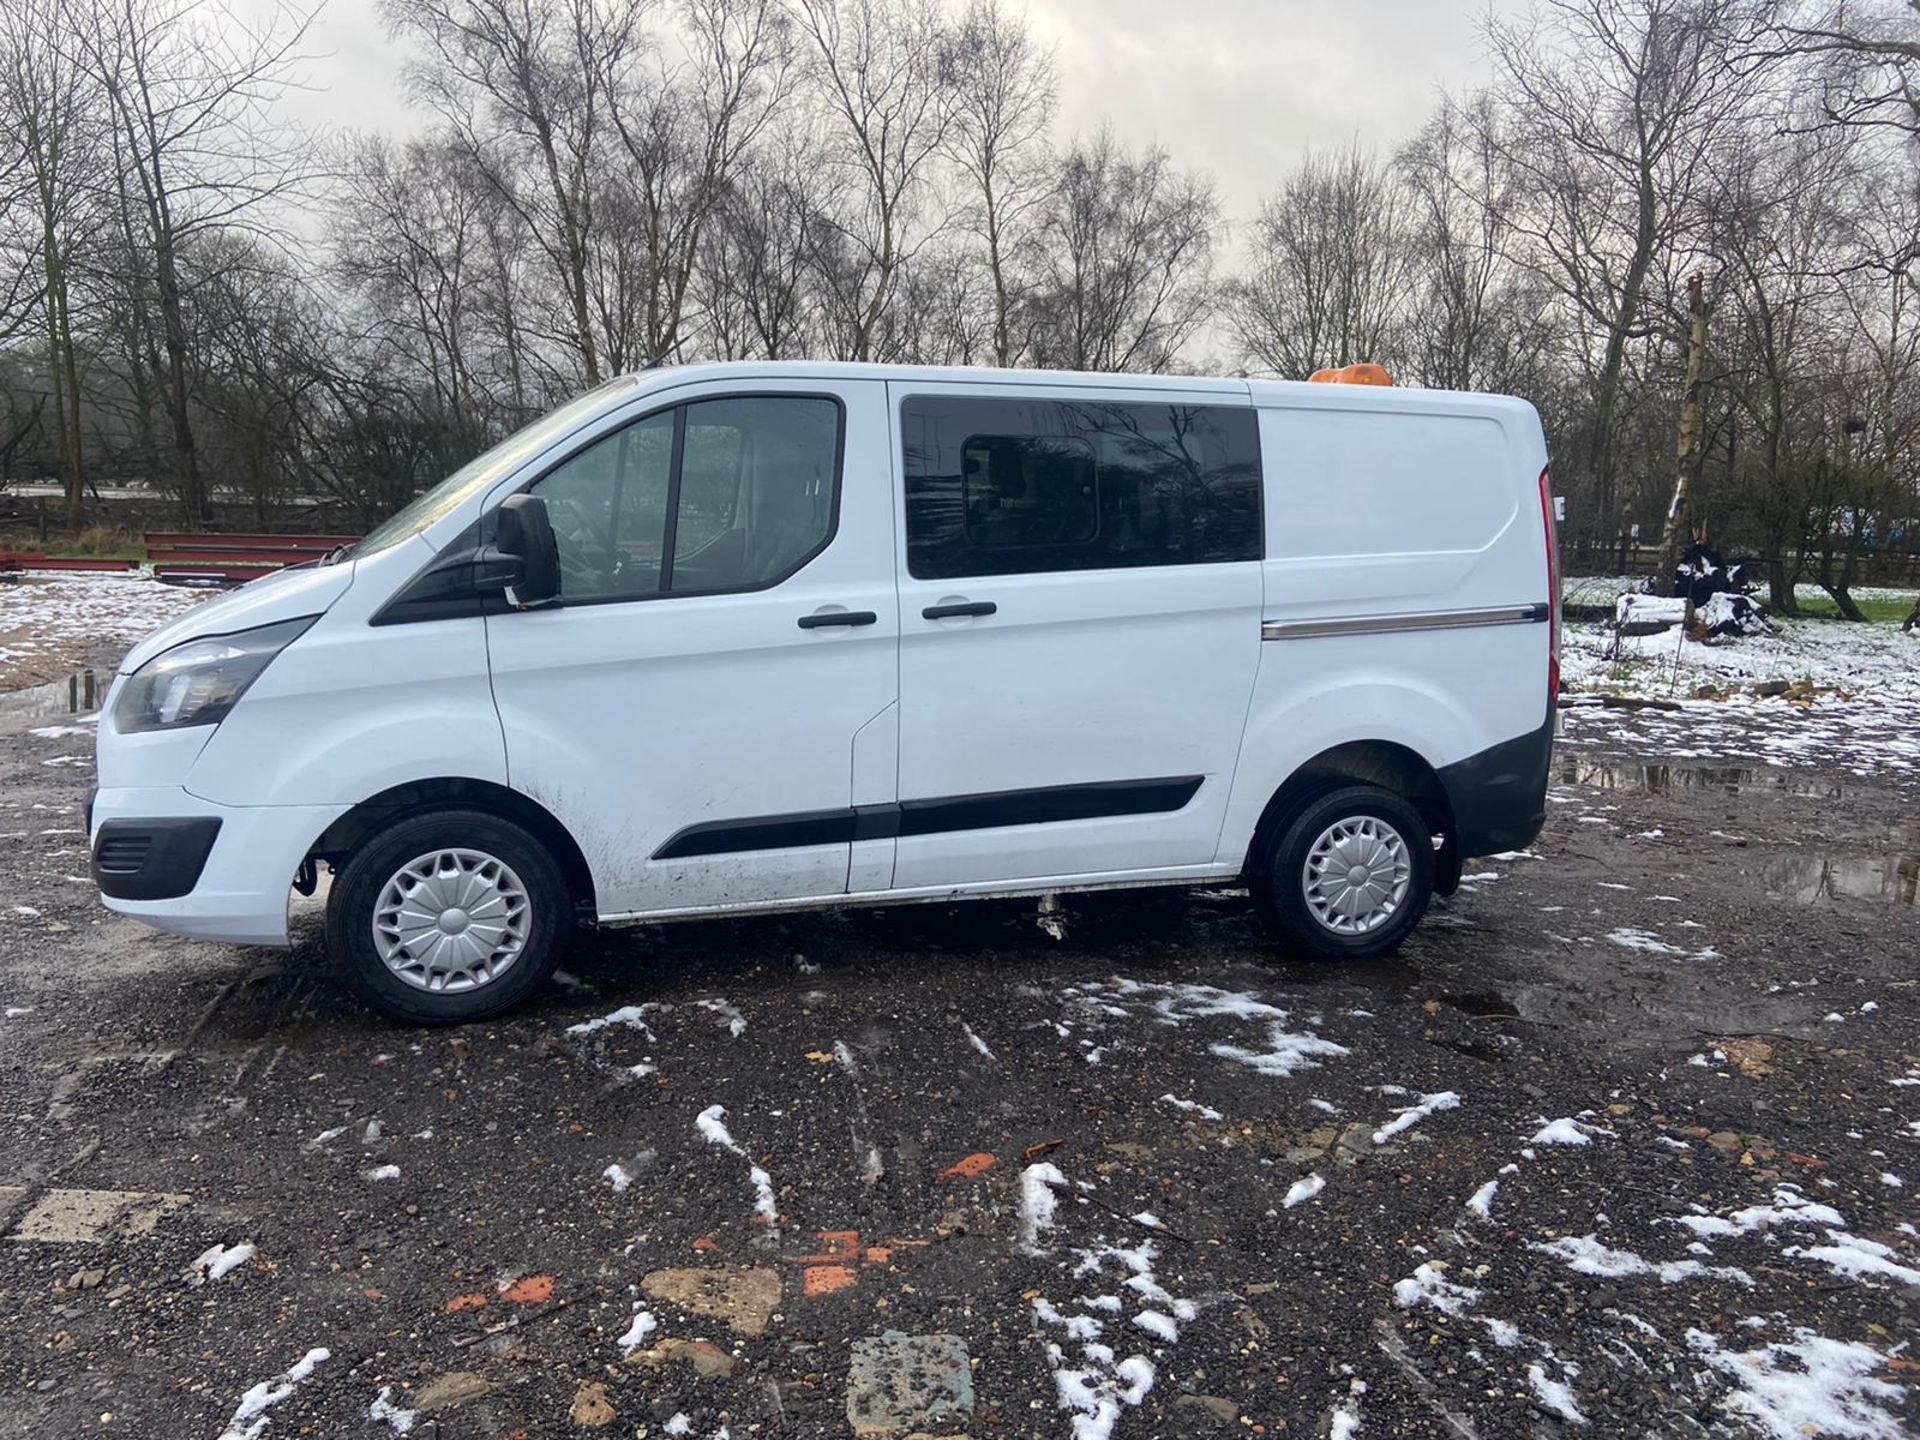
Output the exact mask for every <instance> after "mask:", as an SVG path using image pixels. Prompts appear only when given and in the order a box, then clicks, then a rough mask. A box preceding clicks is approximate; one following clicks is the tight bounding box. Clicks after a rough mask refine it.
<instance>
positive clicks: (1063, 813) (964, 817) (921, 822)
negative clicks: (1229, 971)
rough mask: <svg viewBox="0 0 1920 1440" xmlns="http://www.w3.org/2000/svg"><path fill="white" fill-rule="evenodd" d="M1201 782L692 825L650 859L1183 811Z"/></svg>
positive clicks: (1111, 783) (1054, 789)
mask: <svg viewBox="0 0 1920 1440" xmlns="http://www.w3.org/2000/svg"><path fill="white" fill-rule="evenodd" d="M1204 778H1205V777H1204V776H1200V775H1177V776H1172V777H1170V778H1166V779H1160V780H1107V781H1103V782H1101V783H1098V784H1093V785H1050V786H1047V787H1046V788H1044V789H1039V790H1001V791H996V792H994V793H992V794H988V795H951V796H948V797H946V798H944V799H940V800H906V801H902V802H900V803H898V804H888V805H861V806H858V807H854V808H849V809H846V810H810V811H805V812H803V813H800V814H796V815H763V816H758V817H756V818H753V819H747V820H716V821H712V822H710V823H708V824H705V825H690V826H688V827H687V828H686V829H685V830H682V831H681V832H680V833H679V834H678V835H675V836H674V837H673V838H672V839H670V840H669V841H667V843H666V844H664V845H662V846H661V847H660V848H659V849H658V850H657V851H655V852H654V856H653V858H654V859H656V860H683V859H687V858H689V857H691V856H695V855H736V854H741V853H743V852H745V851H749V850H784V849H787V848H789V847H792V846H798V845H845V844H847V843H849V842H850V841H854V840H887V839H891V838H893V837H895V836H899V835H940V834H946V833H948V832H950V831H956V830H997V829H1000V828H1002V827H1003V826H1009V825H1051V824H1054V823H1056V822H1058V821H1061V820H1098V819H1103V818H1105V817H1107V816H1112V815H1164V814H1166V813H1168V812H1169V811H1173V810H1179V809H1182V808H1183V807H1184V806H1185V805H1186V804H1187V802H1188V801H1189V800H1191V799H1193V797H1194V795H1195V794H1197V793H1198V792H1199V789H1200V783H1201V781H1202V780H1203V779H1204Z"/></svg>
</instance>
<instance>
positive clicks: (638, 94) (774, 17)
mask: <svg viewBox="0 0 1920 1440" xmlns="http://www.w3.org/2000/svg"><path fill="white" fill-rule="evenodd" d="M790 28H791V26H790V22H789V19H788V16H787V13H786V11H785V9H784V8H783V7H782V0H689V3H688V5H687V10H686V29H687V34H686V37H685V42H686V45H687V48H688V51H689V55H688V57H687V59H686V60H685V61H684V62H683V63H679V64H675V65H671V66H669V67H667V68H666V69H664V70H658V71H648V72H646V73H643V74H631V73H630V74H621V73H617V72H616V73H612V74H609V76H608V77H607V96H608V106H609V113H610V115H611V117H612V120H613V125H614V130H615V132H616V133H617V134H618V136H619V138H620V143H621V145H622V147H623V148H624V150H625V152H626V157H627V160H628V163H629V167H630V175H631V188H632V191H633V196H634V209H635V215H636V220H637V224H638V227H639V241H640V246H641V252H642V266H643V269H644V275H643V277H642V285H643V291H644V293H643V296H642V302H643V305H644V315H643V316H642V319H641V344H642V346H643V348H644V351H645V353H646V355H647V356H648V357H649V358H651V357H657V356H664V355H667V354H670V353H672V352H673V351H675V350H676V349H678V348H679V346H680V345H681V343H682V341H683V338H684V336H683V333H682V326H683V322H684V319H685V314H686V306H687V296H688V290H689V287H690V285H691V284H692V281H693V273H694V267H695V265H696V263H697V261H698V258H699V255H700V248H701V244H702V242H703V240H704V238H705V235H706V230H707V227H708V225H709V224H710V223H711V222H712V220H713V217H714V214H715V212H716V211H717V210H718V209H719V207H720V206H721V205H722V204H723V203H724V202H725V199H726V195H727V189H728V187H729V186H730V185H731V184H732V183H733V181H734V179H735V177H736V176H737V175H738V174H739V171H740V168H741V165H742V163H743V161H744V159H745V157H746V156H747V155H748V154H749V153H750V152H751V150H752V148H753V146H754V143H755V142H756V140H757V139H758V138H759V136H760V134H761V132H762V131H763V130H765V128H766V127H767V125H768V123H769V122H770V121H771V119H772V118H773V115H774V114H775V112H776V110H777V109H778V108H779V107H780V105H781V104H782V102H783V101H785V100H786V99H787V98H788V95H789V84H788V81H789V58H790V49H791V47H790V44H789V37H788V32H789V30H790Z"/></svg>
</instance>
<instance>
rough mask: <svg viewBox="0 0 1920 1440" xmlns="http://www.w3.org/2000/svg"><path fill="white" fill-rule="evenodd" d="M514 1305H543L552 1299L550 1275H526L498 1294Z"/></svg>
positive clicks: (551, 1279)
mask: <svg viewBox="0 0 1920 1440" xmlns="http://www.w3.org/2000/svg"><path fill="white" fill-rule="evenodd" d="M500 1293H501V1294H502V1295H503V1296H505V1297H506V1298H507V1299H508V1300H511V1301H512V1302H513V1303H514V1304H515V1305H544V1304H546V1302H547V1301H549V1300H551V1299H552V1298H553V1277H552V1276H551V1275H528V1276H524V1277H523V1278H521V1279H519V1280H516V1281H514V1282H513V1284H511V1285H509V1286H508V1287H507V1288H506V1289H505V1290H503V1291H501V1292H500Z"/></svg>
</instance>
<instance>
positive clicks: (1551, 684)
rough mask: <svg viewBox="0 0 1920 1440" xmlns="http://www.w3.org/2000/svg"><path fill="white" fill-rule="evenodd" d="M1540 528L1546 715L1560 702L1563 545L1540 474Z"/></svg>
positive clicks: (1546, 485) (1544, 476)
mask: <svg viewBox="0 0 1920 1440" xmlns="http://www.w3.org/2000/svg"><path fill="white" fill-rule="evenodd" d="M1540 525H1541V528H1542V530H1544V532H1545V534H1546V540H1547V629H1548V654H1547V712H1548V713H1549V714H1551V713H1552V712H1553V707H1554V706H1555V705H1556V704H1558V703H1559V700H1560V542H1559V540H1558V538H1557V537H1556V535H1555V533H1554V525H1553V487H1552V486H1551V485H1550V484H1549V483H1548V480H1547V471H1546V470H1544V469H1543V470H1541V472H1540Z"/></svg>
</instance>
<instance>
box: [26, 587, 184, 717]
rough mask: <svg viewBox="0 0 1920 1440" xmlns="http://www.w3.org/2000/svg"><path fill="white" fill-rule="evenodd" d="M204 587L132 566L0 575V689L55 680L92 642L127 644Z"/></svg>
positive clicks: (166, 618) (180, 608)
mask: <svg viewBox="0 0 1920 1440" xmlns="http://www.w3.org/2000/svg"><path fill="white" fill-rule="evenodd" d="M207 594H208V592H207V591H205V590H188V589H183V588H181V587H180V586H177V585H162V584H161V583H160V582H159V581H157V580H155V579H153V578H152V577H151V576H150V575H147V574H144V573H141V572H138V571H135V572H133V573H131V574H125V575H120V574H99V573H94V574H85V573H78V574H65V573H55V572H52V571H49V572H46V573H44V574H41V573H32V572H30V573H28V574H27V575H25V576H23V577H21V578H20V579H19V580H17V581H10V582H5V581H0V691H4V690H14V689H18V688H19V687H20V686H22V685H31V684H33V683H35V682H36V681H46V680H56V679H58V678H59V677H60V676H61V675H62V674H64V673H65V672H66V671H68V670H71V669H72V668H73V667H74V666H75V665H77V664H79V663H81V662H82V661H83V660H85V659H86V658H87V655H88V652H90V651H91V650H93V649H95V648H96V647H99V646H126V645H131V644H133V642H134V641H136V640H138V639H140V638H141V637H142V636H144V635H146V634H147V633H148V632H150V631H153V630H157V629H158V628H159V627H160V626H162V625H164V624H166V623H167V622H168V621H169V620H172V619H173V618H174V617H175V616H177V615H179V614H180V613H181V612H182V611H184V610H187V609H189V608H191V607H192V606H193V605H195V604H197V603H198V602H199V601H201V600H204V599H205V598H206V597H207Z"/></svg>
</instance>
